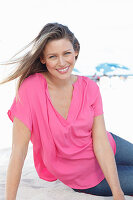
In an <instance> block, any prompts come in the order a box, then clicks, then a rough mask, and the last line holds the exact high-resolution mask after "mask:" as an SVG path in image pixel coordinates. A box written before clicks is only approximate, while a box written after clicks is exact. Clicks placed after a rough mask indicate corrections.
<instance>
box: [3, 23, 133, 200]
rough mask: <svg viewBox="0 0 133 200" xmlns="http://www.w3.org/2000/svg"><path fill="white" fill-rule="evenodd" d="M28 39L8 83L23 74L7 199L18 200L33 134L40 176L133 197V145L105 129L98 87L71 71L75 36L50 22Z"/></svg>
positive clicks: (12, 112) (118, 198)
mask: <svg viewBox="0 0 133 200" xmlns="http://www.w3.org/2000/svg"><path fill="white" fill-rule="evenodd" d="M30 45H31V49H30V50H29V51H28V52H27V53H26V54H25V55H24V56H22V57H21V58H20V59H16V60H12V61H9V63H7V64H13V63H18V65H17V69H16V71H15V72H14V73H13V74H12V75H11V76H10V77H8V79H7V80H5V81H4V82H3V83H5V82H8V81H11V80H14V79H15V78H17V77H20V78H19V81H18V87H17V91H16V96H15V98H14V100H13V103H12V105H11V108H10V109H9V110H8V116H9V118H10V119H11V120H12V122H13V139H12V153H11V157H10V162H9V166H8V170H7V181H6V200H15V199H16V194H17V190H18V186H19V182H20V179H21V173H22V168H23V164H24V160H25V157H26V154H27V149H28V144H29V141H30V140H31V142H32V144H33V155H34V164H35V168H36V171H37V173H38V176H39V177H40V178H41V179H44V180H46V181H56V180H57V179H59V180H60V181H62V182H63V183H64V184H66V185H67V186H69V187H70V188H72V189H73V190H74V191H76V192H84V193H88V194H94V195H98V196H113V199H114V200H124V199H125V198H124V194H126V195H133V156H132V155H133V144H131V143H129V142H127V141H125V140H123V139H122V138H119V137H118V136H116V135H114V134H112V133H110V132H108V131H107V130H106V128H105V123H104V116H103V107H102V99H101V94H100V90H99V87H98V85H97V84H96V83H95V82H94V81H93V80H91V79H90V78H88V77H85V76H79V75H78V76H76V75H73V74H72V70H73V68H74V65H75V62H76V60H77V58H78V55H79V51H80V44H79V42H78V40H77V39H76V37H75V36H74V34H73V33H72V32H71V31H70V30H69V29H68V27H67V26H64V25H62V24H58V23H48V24H46V25H45V26H44V28H43V29H42V30H41V32H40V33H39V34H38V36H37V37H36V38H35V39H34V40H33V41H32V42H31V43H30V44H29V45H27V47H29V46H30ZM114 155H115V156H114ZM129 165H130V166H129Z"/></svg>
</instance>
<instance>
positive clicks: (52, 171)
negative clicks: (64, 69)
mask: <svg viewBox="0 0 133 200" xmlns="http://www.w3.org/2000/svg"><path fill="white" fill-rule="evenodd" d="M19 98H20V99H19V100H18V101H17V102H16V98H15V97H14V100H13V103H12V105H11V108H10V109H9V110H8V113H7V114H8V116H9V118H10V119H11V121H12V122H13V119H14V117H17V118H18V119H20V120H21V121H22V122H23V123H24V124H25V125H26V126H27V127H28V129H29V130H30V132H31V142H32V144H33V156H34V164H35V168H36V171H37V173H38V175H39V177H40V178H41V179H44V180H46V181H55V180H57V179H59V180H60V181H61V182H63V183H64V184H66V185H67V186H69V187H71V188H76V189H86V188H90V187H94V186H96V185H97V184H98V183H100V182H101V181H102V180H103V179H104V174H103V172H102V171H101V168H100V166H99V164H98V162H97V159H96V157H95V154H94V151H93V145H92V125H93V120H94V117H95V116H98V115H102V114H103V106H102V99H101V94H100V90H99V87H98V85H97V83H96V82H94V81H93V80H91V79H90V78H88V77H85V76H78V79H77V81H76V82H75V83H74V84H73V96H72V100H71V105H70V108H69V112H68V117H67V119H64V118H63V117H62V116H61V115H60V114H59V112H58V111H57V110H56V109H55V108H54V107H53V105H52V102H51V99H50V95H49V91H48V85H47V81H46V79H45V77H44V76H43V75H42V74H41V73H35V74H33V75H30V76H29V77H28V78H26V79H25V80H24V81H23V83H22V84H21V86H20V88H19ZM107 136H108V139H109V142H110V144H111V147H112V149H113V152H114V154H115V152H116V144H115V141H114V139H113V137H112V135H111V134H110V133H109V132H107Z"/></svg>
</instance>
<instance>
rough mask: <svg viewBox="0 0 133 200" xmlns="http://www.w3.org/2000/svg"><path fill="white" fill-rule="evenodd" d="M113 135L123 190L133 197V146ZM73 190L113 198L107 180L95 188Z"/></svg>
mask: <svg viewBox="0 0 133 200" xmlns="http://www.w3.org/2000/svg"><path fill="white" fill-rule="evenodd" d="M111 134H112V136H113V138H114V140H115V142H116V155H115V160H116V165H117V170H118V176H119V180H120V185H121V188H122V190H123V192H124V194H125V195H133V144H132V143H130V142H128V141H126V140H124V139H123V138H121V137H119V136H117V135H115V134H113V133H111ZM72 189H73V188H72ZM73 190H74V191H75V192H83V193H87V194H93V195H97V196H112V192H111V189H110V187H109V185H108V183H107V181H106V179H104V180H103V181H101V182H100V183H99V184H98V185H96V186H95V187H92V188H88V189H73Z"/></svg>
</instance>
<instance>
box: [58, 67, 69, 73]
mask: <svg viewBox="0 0 133 200" xmlns="http://www.w3.org/2000/svg"><path fill="white" fill-rule="evenodd" d="M68 69H69V67H66V68H63V69H57V71H58V72H59V73H61V74H64V73H66V72H68Z"/></svg>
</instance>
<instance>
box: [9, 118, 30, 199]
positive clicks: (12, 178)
mask: <svg viewBox="0 0 133 200" xmlns="http://www.w3.org/2000/svg"><path fill="white" fill-rule="evenodd" d="M30 135H31V134H30V131H29V129H28V128H27V127H26V126H25V125H24V124H23V123H22V122H21V121H20V120H19V119H17V118H14V121H13V138H12V153H11V156H10V161H9V166H8V170H7V179H6V200H15V199H16V194H17V190H18V185H19V182H20V178H21V172H22V168H23V164H24V160H25V157H26V154H27V149H28V144H29V140H30Z"/></svg>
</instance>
